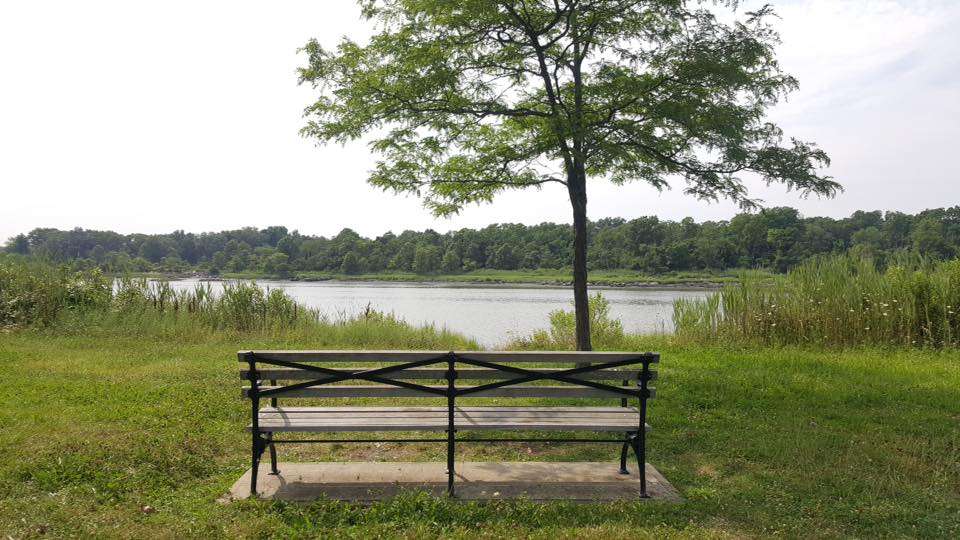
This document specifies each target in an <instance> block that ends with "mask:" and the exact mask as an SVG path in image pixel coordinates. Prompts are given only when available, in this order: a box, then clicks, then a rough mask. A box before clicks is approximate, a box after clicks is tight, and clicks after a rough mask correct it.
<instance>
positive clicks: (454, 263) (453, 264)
mask: <svg viewBox="0 0 960 540" xmlns="http://www.w3.org/2000/svg"><path fill="white" fill-rule="evenodd" d="M462 264H463V263H462V262H461V261H460V255H458V254H457V251H456V250H455V249H452V248H451V249H448V250H447V252H446V253H444V254H443V261H441V263H440V265H441V267H442V268H443V271H444V272H446V273H448V274H454V273H457V272H459V271H460V270H462V269H463V266H462Z"/></svg>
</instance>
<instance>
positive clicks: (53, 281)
mask: <svg viewBox="0 0 960 540" xmlns="http://www.w3.org/2000/svg"><path fill="white" fill-rule="evenodd" d="M110 299H111V295H110V281H109V280H108V279H106V278H105V277H104V276H103V274H101V273H100V271H99V270H91V271H85V272H73V271H70V270H69V269H67V267H65V266H53V265H50V264H46V263H42V262H38V261H31V260H27V259H24V258H21V257H14V256H0V328H5V327H6V328H8V327H22V326H46V325H49V324H52V323H53V322H54V321H56V320H57V318H58V317H59V316H60V315H61V314H62V313H63V312H64V311H71V310H72V311H86V310H90V309H105V308H106V307H107V306H108V305H109V304H110Z"/></svg>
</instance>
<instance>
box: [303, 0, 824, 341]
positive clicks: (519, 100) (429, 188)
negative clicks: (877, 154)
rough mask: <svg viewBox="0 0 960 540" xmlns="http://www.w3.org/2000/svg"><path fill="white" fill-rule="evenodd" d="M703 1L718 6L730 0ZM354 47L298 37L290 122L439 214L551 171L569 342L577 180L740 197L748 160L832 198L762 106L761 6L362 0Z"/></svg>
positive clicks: (581, 238)
mask: <svg viewBox="0 0 960 540" xmlns="http://www.w3.org/2000/svg"><path fill="white" fill-rule="evenodd" d="M718 3H726V4H730V5H735V4H736V2H734V1H733V0H729V1H727V2H723V1H722V0H720V2H718ZM360 5H361V6H362V12H363V15H364V17H366V18H367V19H369V20H371V22H372V24H374V25H376V33H375V34H374V35H373V36H372V37H371V38H370V40H369V42H368V43H367V44H365V45H361V44H358V43H356V42H353V41H351V40H349V39H346V38H344V39H343V40H342V41H341V42H340V44H339V46H338V48H337V49H336V51H328V50H325V49H323V48H322V47H321V46H320V44H319V43H318V42H317V41H311V42H309V43H308V44H307V45H306V46H305V51H306V53H307V55H308V58H307V65H306V66H305V67H304V68H302V69H301V71H300V78H301V81H302V82H306V83H310V84H313V85H314V87H315V88H317V89H318V90H319V93H320V95H319V97H318V99H317V100H316V102H314V103H313V104H311V105H310V106H309V107H308V108H307V115H308V117H309V120H308V123H307V125H306V127H304V129H303V134H304V135H306V136H309V137H315V138H317V139H319V140H320V141H324V142H327V141H338V142H345V141H349V140H355V139H358V138H360V137H362V136H365V135H368V134H374V135H372V136H373V140H372V142H371V147H372V148H373V150H374V151H376V152H378V153H379V154H380V155H381V156H382V160H381V161H380V162H379V163H378V164H377V165H376V167H375V168H374V170H373V173H372V175H371V177H370V179H369V180H370V182H371V183H372V184H374V185H376V186H379V187H382V188H384V189H390V190H395V191H407V192H412V193H417V194H422V195H423V196H424V200H425V204H426V206H427V207H428V208H429V209H430V210H432V211H433V212H434V213H436V214H438V215H445V214H451V213H454V212H457V211H459V210H460V209H461V208H462V207H463V206H464V205H466V204H469V203H474V202H488V201H491V200H492V199H493V197H494V196H495V195H496V194H497V193H499V192H501V191H504V190H507V189H519V188H527V187H538V186H543V185H544V184H549V183H555V184H559V185H562V186H564V187H565V188H566V190H567V193H568V195H569V199H570V203H571V206H572V209H573V231H574V239H573V281H574V303H575V308H576V309H575V311H576V334H577V340H576V342H577V348H578V349H582V350H589V349H590V348H591V343H590V331H589V326H590V317H589V305H588V300H587V241H588V238H587V187H586V182H587V177H588V176H589V177H593V178H609V179H610V180H612V181H613V182H614V183H616V184H622V183H625V182H629V181H641V182H646V183H648V184H651V185H653V186H655V187H657V188H663V187H665V186H666V185H667V182H668V177H670V176H678V177H681V178H683V180H685V181H686V183H687V187H686V189H685V192H686V193H687V194H689V195H691V196H694V197H698V198H701V199H716V198H719V197H726V198H730V199H732V200H735V201H737V202H739V203H740V204H742V205H743V206H745V207H749V206H753V205H755V204H756V202H755V201H754V200H753V199H751V198H750V197H749V195H748V193H747V190H746V189H745V187H744V184H743V183H742V182H741V180H740V178H739V177H738V174H739V173H743V172H752V173H756V174H758V175H759V176H760V177H762V178H763V179H765V180H766V181H767V182H782V183H784V184H786V185H787V186H788V187H790V188H793V189H796V190H797V191H799V192H800V193H801V194H804V195H805V194H809V193H815V194H823V195H833V194H835V193H836V192H837V190H838V189H839V185H838V184H836V183H835V182H833V181H832V180H831V179H830V178H828V177H826V176H823V175H821V174H819V173H818V172H817V169H818V168H819V167H820V166H823V165H826V164H827V163H828V158H827V156H826V154H825V153H824V152H822V151H821V150H819V149H817V148H816V146H814V145H812V144H808V143H804V142H800V141H797V140H791V142H789V143H787V144H783V142H782V140H783V135H782V132H781V130H780V129H779V128H778V127H777V126H775V125H774V124H772V123H770V122H768V121H767V120H766V119H765V118H764V113H765V111H766V109H767V108H768V107H770V106H772V105H773V104H775V103H777V101H778V100H779V99H780V98H782V97H783V96H784V95H785V94H787V93H788V92H789V91H791V90H793V89H794V88H795V87H796V85H797V82H796V80H795V79H794V78H793V77H790V76H789V75H786V74H784V73H783V72H782V71H781V70H780V66H779V64H778V63H777V60H776V58H775V55H774V46H775V45H776V44H777V41H778V38H777V34H776V33H775V32H774V31H773V29H772V28H771V27H770V26H769V25H768V24H767V23H766V21H767V20H768V19H769V18H770V17H771V16H772V15H773V13H772V10H771V9H770V8H769V7H763V8H761V9H759V10H757V11H756V12H752V13H748V14H747V16H746V20H745V21H743V22H738V23H736V24H725V23H721V22H719V21H718V20H717V18H716V16H715V15H714V14H712V13H711V12H710V11H709V10H707V9H701V8H699V7H697V6H699V5H700V4H699V3H694V2H692V1H691V2H687V1H684V0H651V1H648V2H637V1H636V0H550V1H547V0H539V1H537V0H498V1H495V2H491V1H489V0H460V1H457V2H448V1H441V0H424V1H418V2H407V1H401V0H362V1H361V2H360Z"/></svg>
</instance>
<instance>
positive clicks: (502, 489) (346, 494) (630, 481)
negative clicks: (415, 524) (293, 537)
mask: <svg viewBox="0 0 960 540" xmlns="http://www.w3.org/2000/svg"><path fill="white" fill-rule="evenodd" d="M279 469H280V474H278V475H271V474H270V467H269V465H267V464H263V465H261V468H260V471H259V474H258V476H259V479H258V488H257V490H258V492H259V496H260V498H263V499H276V500H283V501H312V500H316V499H321V498H327V499H334V500H344V501H353V502H360V503H370V502H373V501H378V500H382V499H387V498H390V497H393V496H395V495H397V494H398V493H400V492H401V491H404V490H423V491H428V492H431V493H435V494H436V495H437V496H446V489H447V477H446V465H445V464H444V463H435V462H426V463H418V462H417V463H412V462H348V463H333V462H330V463H326V462H324V463H280V464H279ZM632 473H633V474H629V475H623V474H619V472H618V471H617V467H616V465H615V464H612V463H610V462H600V463H592V462H551V463H544V462H514V463H500V462H491V463H485V462H463V463H457V474H456V498H457V499H460V500H495V499H517V498H525V499H528V500H532V501H573V502H580V503H591V502H605V501H623V500H640V499H639V493H640V480H639V478H638V476H637V474H636V470H635V467H634V468H633V470H632ZM647 491H648V493H649V494H650V498H649V499H643V500H648V501H656V500H662V501H671V502H679V501H681V500H682V498H681V497H680V494H679V493H678V492H677V490H676V489H674V487H673V486H672V485H670V483H669V482H668V481H667V480H666V478H664V477H663V475H661V474H660V472H659V471H657V470H656V469H655V468H654V467H653V466H652V465H650V464H649V463H648V464H647ZM249 494H250V470H249V469H248V470H247V471H246V472H245V473H244V474H243V476H241V477H240V479H238V480H237V481H236V483H234V485H233V487H232V488H231V489H230V493H229V494H227V495H226V496H225V497H224V498H223V499H222V501H224V502H228V501H230V500H237V499H245V498H247V497H248V496H249Z"/></svg>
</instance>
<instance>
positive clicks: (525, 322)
mask: <svg viewBox="0 0 960 540" xmlns="http://www.w3.org/2000/svg"><path fill="white" fill-rule="evenodd" d="M198 282H199V281H198V280H196V279H185V280H180V281H172V282H170V284H171V285H172V286H173V287H175V288H177V289H183V288H193V287H194V286H196V285H197V283H198ZM257 283H258V284H260V285H261V286H263V287H268V288H271V289H274V288H276V289H283V291H284V292H286V293H287V294H288V295H290V296H291V297H292V298H293V299H295V300H296V301H298V302H299V303H301V304H303V305H306V306H309V307H312V308H316V309H319V310H320V311H321V312H322V313H324V314H326V315H329V316H331V317H338V316H343V315H354V314H357V313H362V312H363V311H364V310H365V309H366V308H367V306H370V308H372V309H375V310H377V311H382V312H386V313H393V314H395V315H396V316H398V317H399V318H402V319H404V320H406V321H407V322H410V323H413V324H435V325H437V326H438V327H446V328H448V329H450V330H453V331H455V332H459V333H461V334H464V335H467V336H470V337H473V338H476V339H477V340H478V341H479V342H480V344H481V345H482V346H484V347H496V346H497V345H503V344H505V343H507V342H509V341H510V340H512V339H515V338H519V337H525V336H529V335H530V334H531V333H532V332H533V331H535V330H540V329H545V328H547V327H548V326H549V314H550V312H551V311H553V310H556V309H567V310H572V309H573V291H572V290H571V289H570V288H569V287H563V288H561V287H543V286H529V285H528V286H522V285H514V286H489V285H488V286H484V285H475V284H450V283H443V284H436V283H384V282H379V283H377V282H343V281H318V282H303V281H273V280H263V281H257ZM211 285H212V286H213V287H214V290H215V291H216V289H218V288H219V287H221V284H220V283H219V282H216V281H214V282H211ZM597 290H600V291H601V292H602V293H603V296H604V297H605V298H606V299H607V300H609V301H610V312H611V315H612V316H614V317H616V318H619V319H620V320H621V321H622V322H623V328H624V330H626V331H627V332H631V333H659V332H672V331H673V320H672V317H673V301H674V300H676V299H677V298H703V297H705V296H706V295H707V294H708V291H705V290H703V289H676V288H670V289H656V288H609V289H607V288H591V294H593V292H595V291H597Z"/></svg>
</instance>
